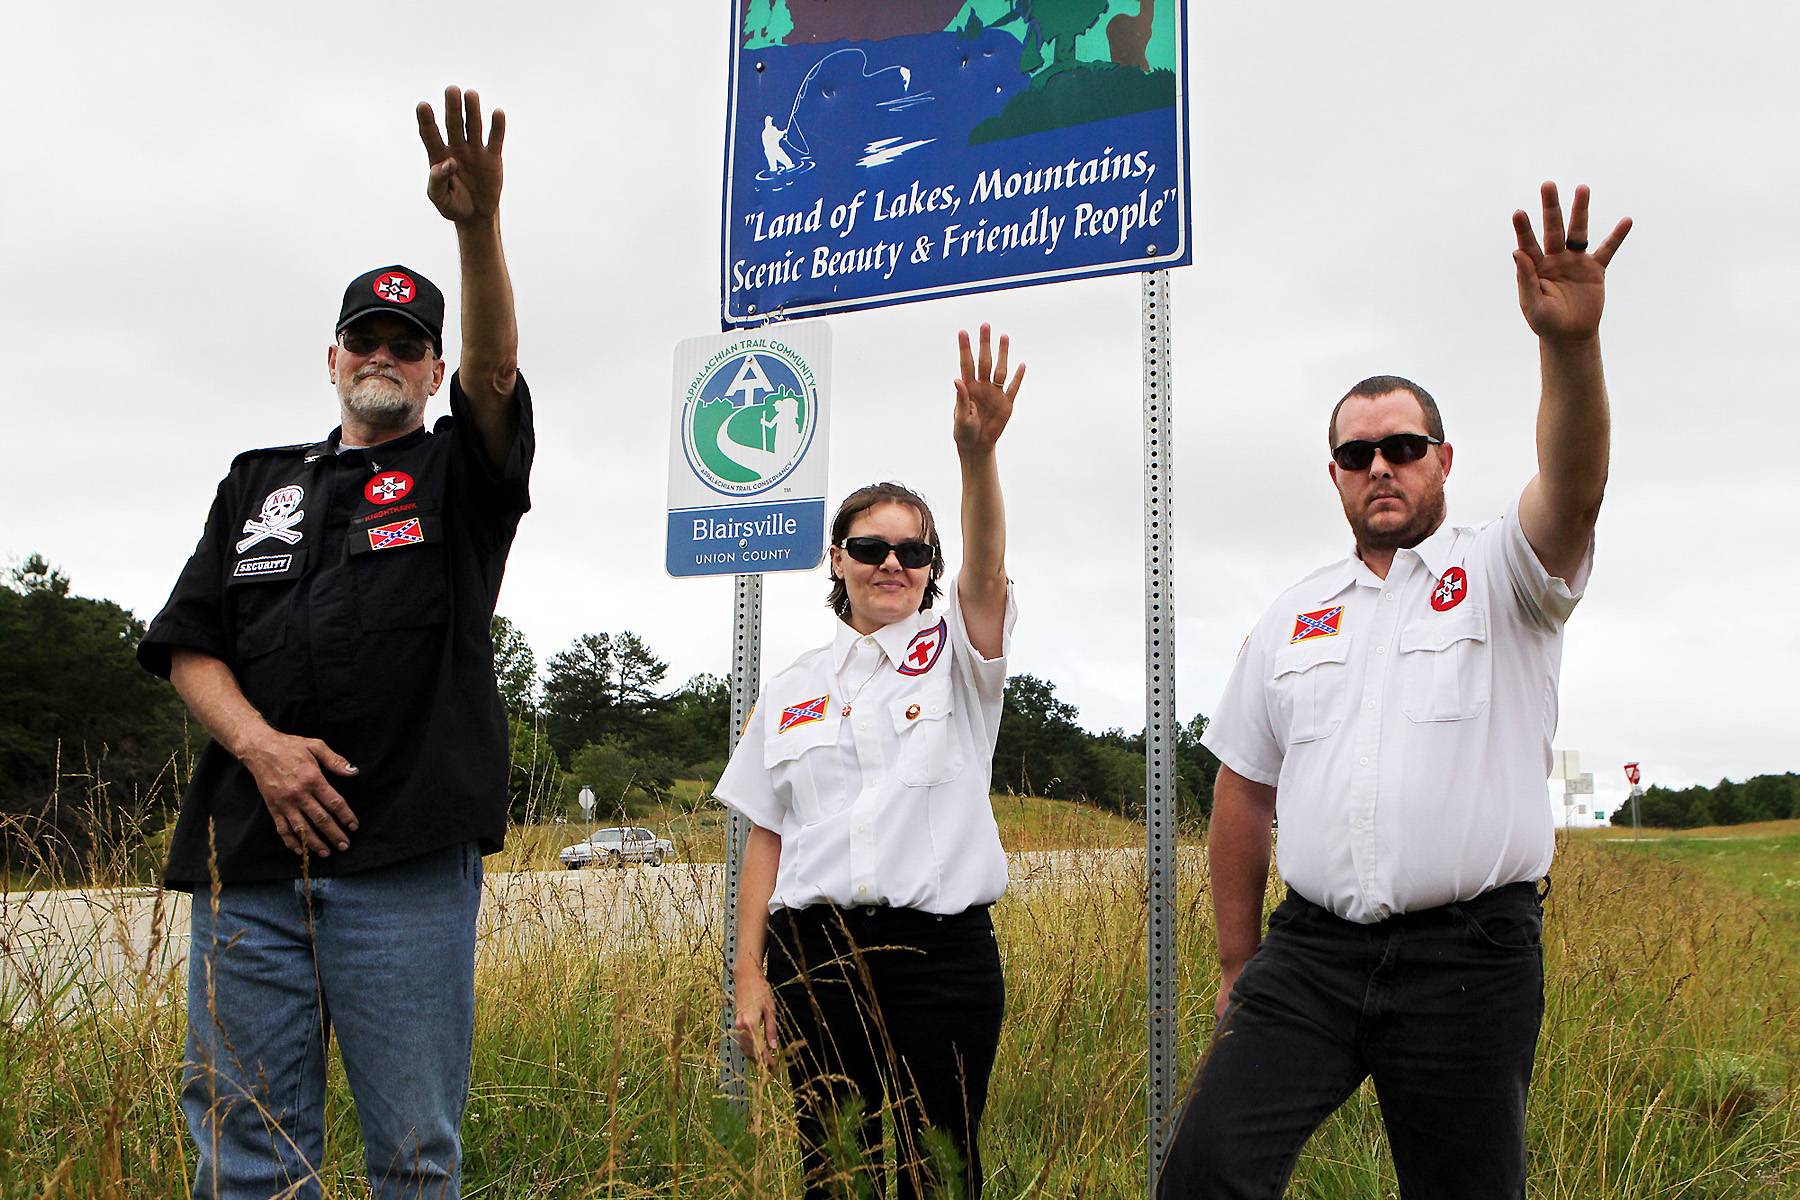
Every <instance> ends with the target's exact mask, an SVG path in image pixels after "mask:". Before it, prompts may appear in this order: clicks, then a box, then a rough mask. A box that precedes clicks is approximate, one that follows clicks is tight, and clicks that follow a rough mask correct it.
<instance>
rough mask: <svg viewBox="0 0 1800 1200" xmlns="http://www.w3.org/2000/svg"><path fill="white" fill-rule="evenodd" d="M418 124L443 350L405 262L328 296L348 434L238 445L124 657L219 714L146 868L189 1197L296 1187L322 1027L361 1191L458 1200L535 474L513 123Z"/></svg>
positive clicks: (467, 100) (310, 1179) (474, 111)
mask: <svg viewBox="0 0 1800 1200" xmlns="http://www.w3.org/2000/svg"><path fill="white" fill-rule="evenodd" d="M444 104H445V114H444V116H445V120H444V130H443V133H442V135H440V133H439V130H438V125H437V119H436V116H435V115H434V114H433V112H432V110H431V106H430V105H428V104H421V105H419V108H418V121H419V136H420V139H421V140H422V141H423V142H424V144H425V148H426V151H427V153H428V155H429V157H430V160H431V171H430V177H429V182H428V184H427V194H428V195H429V197H430V199H431V201H432V202H433V204H435V205H436V207H437V209H438V211H439V212H440V213H441V214H443V216H444V217H445V218H447V219H448V220H450V221H452V222H453V223H454V224H455V227H456V236H457V246H458V252H459V258H460V261H461V268H462V359H461V363H460V365H459V368H458V370H457V373H456V374H455V376H454V377H452V379H451V380H450V416H449V417H447V418H443V419H440V420H439V421H438V422H437V425H436V427H435V429H434V430H431V431H427V430H426V428H425V425H424V410H425V405H426V402H427V400H428V399H429V398H430V397H431V395H433V394H434V393H435V392H437V390H438V389H439V387H440V386H441V385H442V383H443V380H444V374H445V364H444V361H443V339H442V332H443V318H444V299H443V295H442V293H441V292H439V291H438V289H437V288H436V287H434V286H433V285H432V284H431V282H430V281H429V280H427V279H426V278H425V277H424V276H422V275H421V274H419V273H418V272H417V271H413V270H411V269H409V268H407V267H404V266H399V265H395V266H389V267H381V268H377V269H376V270H373V271H370V272H367V273H365V274H364V275H362V276H359V277H358V278H357V279H355V280H353V281H352V282H351V284H350V286H349V287H348V288H347V289H346V290H345V293H344V300H343V304H342V307H341V308H340V310H339V316H338V323H337V340H336V342H335V344H334V345H332V346H331V348H330V349H329V350H328V351H327V365H328V368H329V372H330V377H331V381H332V383H333V384H334V385H335V387H336V389H337V394H338V404H339V409H340V413H341V417H342V423H341V425H340V426H339V428H338V429H336V430H334V431H333V432H332V433H331V434H330V435H329V436H328V437H327V438H325V440H323V441H321V442H318V443H316V444H313V445H302V446H285V447H278V448H274V449H268V450H252V451H249V452H247V453H245V454H241V455H239V456H238V457H237V458H236V459H235V460H233V462H232V464H231V470H230V472H229V473H228V474H227V475H226V477H225V479H224V481H223V482H221V483H220V485H219V490H218V495H217V497H216V498H215V500H214V502H213V506H212V511H211V513H210V515H209V516H208V518H207V523H206V528H205V532H204V533H203V534H202V536H201V539H200V543H199V545H198V547H196V549H195V551H194V554H193V557H192V558H190V559H189V560H188V563H187V566H186V567H185V568H184V569H183V571H182V573H181V577H180V580H179V581H178V582H177V584H176V586H175V591H174V593H173V594H172V595H171V596H170V598H169V602H168V604H167V605H166V606H165V607H164V608H163V610H162V612H161V613H159V614H158V615H157V617H156V619H155V620H154V621H153V622H152V623H151V625H150V628H149V631H148V633H147V634H146V635H145V637H144V640H143V642H142V644H141V645H140V646H139V647H138V658H139V661H140V662H142V663H143V665H144V666H145V667H146V668H148V669H149V670H151V671H154V672H156V673H158V674H161V675H166V676H167V677H168V678H169V679H170V680H172V681H173V683H174V684H175V687H176V690H177V691H179V692H180V693H181V696H182V698H183V699H184V700H185V701H187V703H188V705H189V707H190V708H192V709H193V711H194V713H195V715H196V716H198V717H199V719H200V720H201V721H202V722H203V723H204V724H205V725H206V727H207V728H208V729H209V730H210V731H211V732H212V735H213V739H212V741H211V742H209V743H208V744H207V746H206V748H205V750H204V751H203V752H202V754H201V757H200V762H199V766H198V767H197V769H196V770H195V773H194V778H193V781H192V784H191V785H190V787H189V788H188V792H187V795H186V797H185V798H184V800H183V802H182V808H181V814H180V816H179V818H178V820H177V822H176V826H175V832H174V837H173V840H172V843H171V846H170V852H169V863H168V867H167V869H166V871H165V873H164V876H165V882H166V883H167V884H168V885H169V886H170V887H175V888H181V889H184V890H189V891H197V892H198V893H199V894H197V895H196V897H195V903H194V905H193V941H192V945H191V949H190V952H189V975H188V1053H187V1063H186V1070H185V1072H184V1079H183V1092H182V1106H183V1108H184V1109H185V1110H186V1113H187V1116H188V1121H189V1127H190V1129H191V1131H192V1133H193V1136H194V1139H195V1142H196V1145H197V1147H198V1152H199V1153H198V1171H197V1174H196V1180H195V1186H194V1192H195V1195H196V1196H203V1197H221V1198H227V1200H238V1198H245V1200H248V1198H249V1197H256V1198H257V1200H264V1198H266V1197H268V1196H270V1195H273V1194H277V1193H279V1194H281V1195H293V1196H316V1195H318V1194H319V1184H318V1180H317V1171H318V1168H319V1165H320V1160H321V1157H322V1153H323V1141H324V1138H323V1115H324V1114H323V1108H324V1080H325V1051H326V1046H327V1044H328V1041H329V1038H330V1035H331V1033H332V1032H333V1030H334V1029H335V1031H336V1033H337V1036H338V1040H339V1044H340V1047H341V1049H342V1052H343V1058H344V1065H345V1068H346V1073H347V1075H348V1077H349V1081H350V1084H351V1088H352V1091H353V1092H354V1093H355V1096H356V1102H357V1110H358V1115H359V1117H360V1118H361V1121H362V1126H363V1135H364V1141H365V1144H366V1146H367V1158H368V1168H369V1175H370V1182H371V1185H372V1186H373V1188H374V1192H375V1195H376V1196H377V1197H378V1198H380V1197H387V1196H396V1197H397V1196H402V1195H404V1196H418V1195H428V1196H432V1197H439V1196H447V1197H454V1196H456V1195H457V1194H458V1189H459V1186H460V1167H461V1144H460V1127H461V1121H462V1110H463V1105H464V1101H465V1099H466V1095H467V1090H468V1071H469V1043H470V1037H471V1033H472V1030H473V1020H474V939H475V916H476V912H477V910H478V908H479V905H480V898H481V855H483V854H485V853H488V852H491V851H493V850H497V849H499V847H500V843H501V840H502V838H503V836H504V833H505V827H506V785H507V770H508V759H507V741H506V722H505V715H504V711H503V709H502V707H501V704H500V698H499V692H498V688H497V686H496V684H495V680H494V669H493V650H492V645H491V643H490V640H489V632H488V631H489V625H490V622H491V620H492V618H493V613H494V605H495V601H496V598H497V596H498V594H499V589H500V579H501V575H502V572H503V571H504V569H505V565H506V555H507V551H508V550H509V549H510V547H511V545H512V539H513V534H514V532H515V530H516V529H517V527H518V522H519V517H520V516H521V515H522V514H523V513H524V512H525V511H526V509H527V508H529V507H530V500H529V495H528V491H527V481H528V477H529V472H530V467H531V459H532V453H533V446H534V435H533V431H532V418H531V403H530V397H529V394H528V392H527V390H526V387H525V381H524V380H523V378H521V377H520V375H519V373H518V328H517V324H516V322H515V319H514V312H513V295H512V284H511V281H510V279H509V278H508V275H507V270H506V261H505V257H504V255H503V253H502V250H501V243H500V223H499V201H500V191H501V181H502V171H501V143H502V140H503V138H504V135H505V127H506V122H505V115H504V114H503V113H501V112H499V111H496V112H494V114H493V118H492V124H491V127H490V130H489V132H488V134H487V136H486V138H485V139H484V138H483V134H482V123H481V110H480V101H479V98H478V97H477V96H476V94H475V93H474V92H468V93H466V94H464V93H462V92H460V91H459V90H458V89H456V88H449V89H446V90H445V93H444Z"/></svg>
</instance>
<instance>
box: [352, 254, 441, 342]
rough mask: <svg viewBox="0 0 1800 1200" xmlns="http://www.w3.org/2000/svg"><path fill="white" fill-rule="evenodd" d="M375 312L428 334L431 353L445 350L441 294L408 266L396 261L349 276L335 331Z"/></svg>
mask: <svg viewBox="0 0 1800 1200" xmlns="http://www.w3.org/2000/svg"><path fill="white" fill-rule="evenodd" d="M376 313H384V314H387V315H389V316H395V317H403V318H405V319H406V320H408V321H411V322H412V323H413V324H414V325H417V326H418V327H419V328H420V329H423V330H424V331H425V332H426V333H428V334H430V335H431V349H432V352H433V353H435V354H437V355H440V356H441V355H442V354H443V353H444V293H442V292H440V291H438V289H437V284H435V283H433V282H431V280H429V279H427V278H425V277H424V276H423V275H421V274H419V273H418V272H417V271H415V270H413V269H412V268H411V267H404V266H401V265H400V264H399V263H395V264H394V265H393V266H391V267H376V268H375V269H374V270H373V271H364V272H363V273H362V274H361V275H358V276H357V277H356V278H355V279H352V280H351V281H350V286H349V287H347V288H345V289H344V306H343V307H342V308H340V309H338V321H337V331H338V332H339V333H342V332H344V330H345V329H347V328H348V327H349V326H350V325H351V324H352V323H353V322H355V321H359V320H361V319H362V318H364V317H367V316H373V315H374V314H376Z"/></svg>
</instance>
